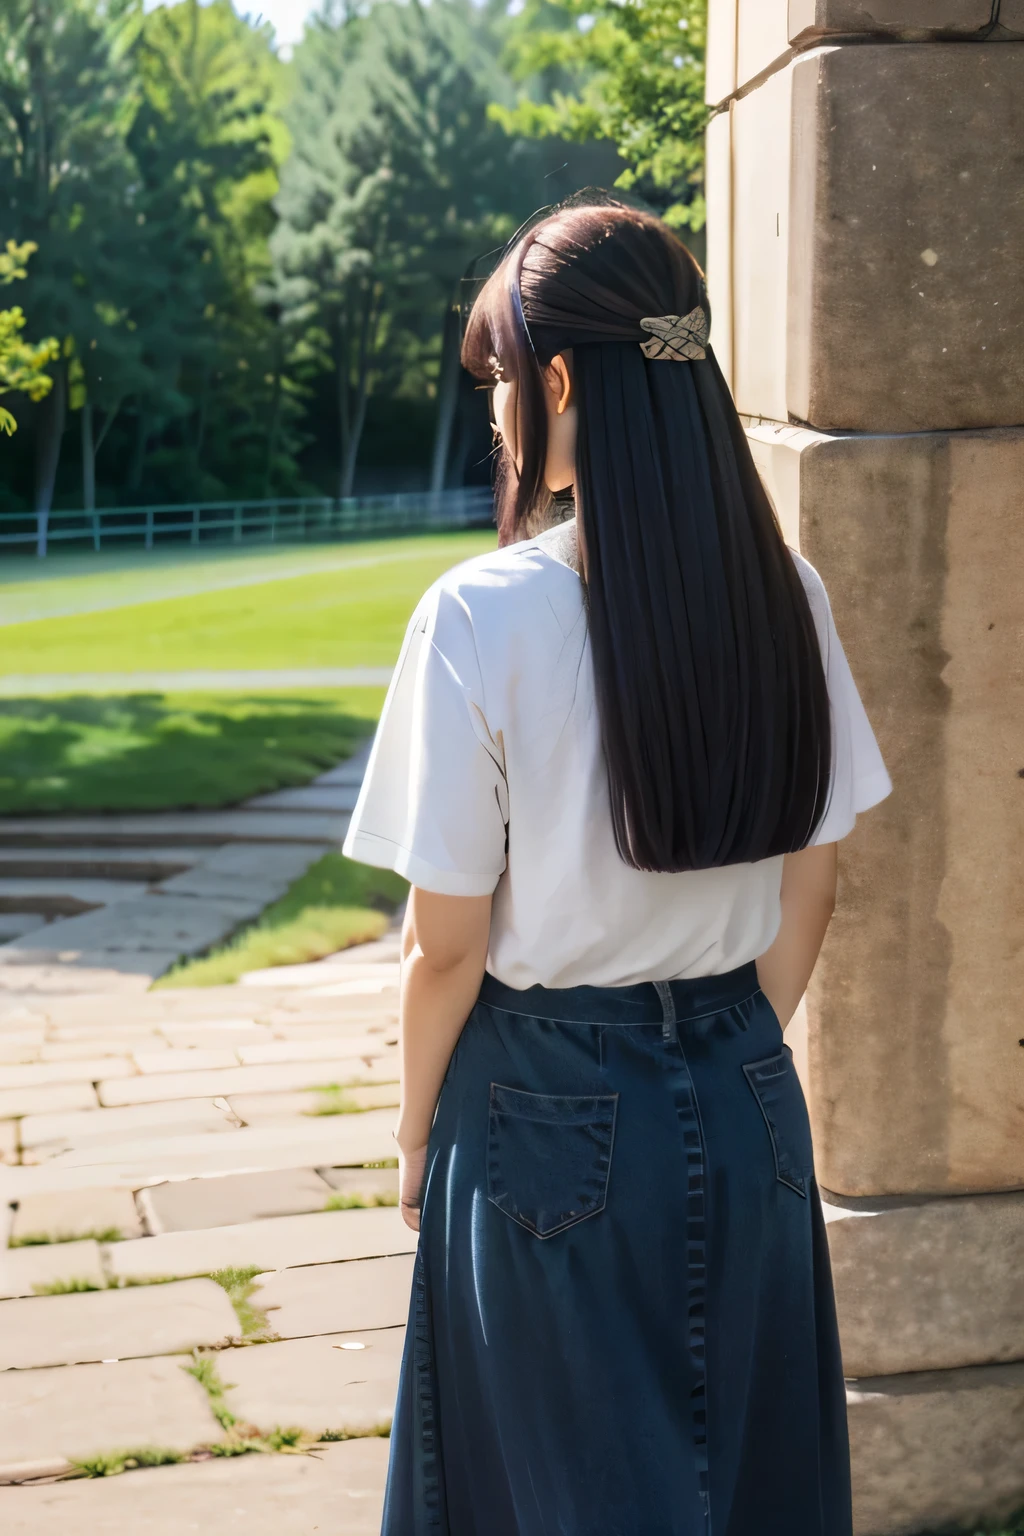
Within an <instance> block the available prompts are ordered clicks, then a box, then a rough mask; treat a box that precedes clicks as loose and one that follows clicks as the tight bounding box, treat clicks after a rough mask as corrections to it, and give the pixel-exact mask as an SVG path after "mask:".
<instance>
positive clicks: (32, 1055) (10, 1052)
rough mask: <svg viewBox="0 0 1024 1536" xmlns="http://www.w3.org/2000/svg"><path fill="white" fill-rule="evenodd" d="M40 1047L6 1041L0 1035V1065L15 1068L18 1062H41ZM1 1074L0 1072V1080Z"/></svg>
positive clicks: (16, 1041) (21, 1042)
mask: <svg viewBox="0 0 1024 1536" xmlns="http://www.w3.org/2000/svg"><path fill="white" fill-rule="evenodd" d="M42 1049H43V1048H42V1046H41V1045H39V1044H29V1043H28V1042H26V1041H18V1040H8V1039H6V1038H5V1037H4V1036H3V1035H0V1063H2V1064H3V1066H15V1065H17V1064H18V1063H19V1062H29V1061H41V1060H42ZM2 1076H3V1073H2V1070H0V1079H2Z"/></svg>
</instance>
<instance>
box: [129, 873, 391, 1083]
mask: <svg viewBox="0 0 1024 1536" xmlns="http://www.w3.org/2000/svg"><path fill="white" fill-rule="evenodd" d="M406 890H407V886H406V882H405V881H404V880H403V879H402V878H401V877H400V876H399V875H396V874H394V873H392V871H391V870H387V869H372V868H370V867H369V866H368V865H366V864H355V863H352V862H351V861H350V860H349V859H346V858H345V857H344V856H343V855H342V854H340V853H325V854H324V856H323V858H322V859H318V860H317V862H316V863H315V864H314V865H313V866H312V867H311V868H310V869H308V870H307V871H306V873H305V874H304V875H301V876H300V877H299V879H298V880H296V881H295V882H294V884H293V885H292V886H291V887H290V888H289V889H288V891H287V892H286V893H285V895H284V896H282V897H281V899H280V901H275V902H274V903H273V904H272V905H271V906H269V907H268V908H267V909H266V911H265V912H264V913H263V914H262V916H261V917H260V918H259V920H258V921H257V922H256V923H254V924H253V925H252V926H251V927H248V928H244V929H243V930H242V931H241V933H239V934H237V935H236V936H235V938H233V939H231V940H230V941H229V942H228V943H227V944H225V945H223V946H222V947H221V948H219V949H215V950H214V951H213V953H212V954H210V955H207V956H206V957H205V958H203V959H201V960H186V961H183V962H182V964H181V965H179V966H176V967H175V968H174V970H172V971H169V972H168V973H167V975H166V976H164V977H162V978H161V980H160V981H159V982H158V983H157V986H159V987H219V986H227V985H229V984H230V983H231V982H234V981H237V980H238V978H239V976H241V975H243V974H244V972H246V971H257V970H264V969H266V968H267V967H269V966H273V965H301V964H302V963H304V962H305V961H310V960H320V959H323V957H324V956H325V955H332V954H335V953H337V951H338V950H340V949H346V948H348V946H349V945H352V944H363V943H366V942H367V941H368V940H370V939H376V938H379V937H380V936H381V934H382V933H383V932H384V931H385V930H386V928H387V926H388V917H387V915H386V914H387V913H389V912H391V911H393V910H394V909H395V907H397V906H398V905H399V903H400V902H401V901H402V900H403V899H404V897H405V893H406ZM335 1112H336V1111H333V1110H332V1111H330V1113H335Z"/></svg>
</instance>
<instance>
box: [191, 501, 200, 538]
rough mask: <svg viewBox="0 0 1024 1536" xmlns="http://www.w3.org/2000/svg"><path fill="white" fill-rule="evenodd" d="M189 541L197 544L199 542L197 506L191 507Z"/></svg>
mask: <svg viewBox="0 0 1024 1536" xmlns="http://www.w3.org/2000/svg"><path fill="white" fill-rule="evenodd" d="M190 542H191V543H193V544H198V543H199V508H198V507H193V508H192V533H191V538H190Z"/></svg>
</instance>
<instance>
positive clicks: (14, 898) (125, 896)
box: [0, 871, 148, 926]
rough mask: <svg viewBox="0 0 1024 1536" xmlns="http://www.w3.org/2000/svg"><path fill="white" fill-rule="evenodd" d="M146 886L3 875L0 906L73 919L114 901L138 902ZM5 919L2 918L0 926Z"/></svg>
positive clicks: (125, 881)
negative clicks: (73, 916)
mask: <svg viewBox="0 0 1024 1536" xmlns="http://www.w3.org/2000/svg"><path fill="white" fill-rule="evenodd" d="M147 888H148V887H147V886H146V885H145V884H143V883H141V882H139V883H133V882H131V881H128V880H97V879H83V878H82V877H80V876H77V877H75V878H74V879H69V878H66V877H65V878H61V877H60V876H57V875H50V876H40V875H34V876H12V875H5V874H4V873H3V872H2V871H0V902H2V903H4V904H5V905H7V904H11V905H13V904H14V903H15V902H17V904H18V909H19V911H21V912H26V913H32V912H36V913H46V914H48V915H56V914H59V915H61V916H70V915H71V914H72V913H75V912H89V911H91V910H92V908H93V907H106V906H109V905H110V904H111V903H112V902H115V901H132V900H137V899H138V898H139V897H140V896H144V895H145V894H146V890H147ZM2 923H3V919H2V918H0V926H2Z"/></svg>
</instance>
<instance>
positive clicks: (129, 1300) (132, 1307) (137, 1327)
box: [0, 1245, 239, 1370]
mask: <svg viewBox="0 0 1024 1536" xmlns="http://www.w3.org/2000/svg"><path fill="white" fill-rule="evenodd" d="M115 1246H116V1245H115ZM238 1331H239V1325H238V1318H237V1317H236V1316H235V1309H234V1307H233V1306H232V1305H231V1303H230V1301H229V1300H228V1298H227V1294H226V1293H225V1292H224V1291H223V1290H222V1289H221V1287H220V1286H219V1285H217V1284H216V1283H215V1281H213V1280H181V1281H178V1282H176V1283H174V1284H171V1285H143V1286H138V1287H135V1288H133V1289H129V1290H111V1291H92V1292H87V1293H84V1294H82V1295H75V1296H33V1297H30V1298H28V1299H26V1300H22V1301H3V1302H0V1370H27V1369H28V1368H29V1367H33V1366H43V1365H78V1364H80V1363H81V1362H83V1361H92V1360H125V1359H132V1358H137V1357H139V1356H141V1355H173V1354H180V1353H182V1352H183V1351H185V1350H190V1349H195V1348H197V1347H199V1346H206V1347H208V1348H216V1346H217V1345H219V1344H223V1343H225V1342H226V1340H228V1339H231V1338H235V1337H237V1335H238Z"/></svg>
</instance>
